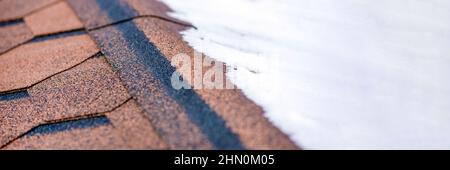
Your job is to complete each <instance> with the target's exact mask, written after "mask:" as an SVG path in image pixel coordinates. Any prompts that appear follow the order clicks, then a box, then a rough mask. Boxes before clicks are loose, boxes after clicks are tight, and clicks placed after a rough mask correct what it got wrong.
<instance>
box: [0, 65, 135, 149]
mask: <svg viewBox="0 0 450 170" xmlns="http://www.w3.org/2000/svg"><path fill="white" fill-rule="evenodd" d="M27 93H28V96H27V97H24V98H20V99H15V100H5V101H0V146H4V145H5V144H7V143H8V142H10V141H12V140H14V139H15V138H17V137H18V136H20V135H21V134H24V133H25V132H27V131H28V130H30V129H32V128H33V127H36V126H38V125H41V124H45V123H49V122H58V121H60V120H67V119H73V118H79V117H85V116H89V115H92V114H95V113H103V112H107V111H111V110H112V109H114V108H116V107H118V106H120V105H121V104H123V103H124V102H125V101H127V100H128V99H129V98H130V96H129V94H128V93H127V91H126V89H125V88H124V87H123V85H122V83H121V82H120V80H119V78H118V76H117V75H116V74H115V73H114V72H113V71H112V69H111V67H110V65H109V64H108V63H107V62H106V60H105V58H104V57H93V58H91V59H88V60H86V61H85V62H83V63H82V64H80V65H77V66H76V67H74V68H72V69H70V70H67V71H65V72H62V73H60V74H57V75H54V76H52V77H50V78H48V79H46V80H44V81H42V82H40V83H38V84H36V85H34V86H32V87H31V88H29V89H28V90H27Z"/></svg>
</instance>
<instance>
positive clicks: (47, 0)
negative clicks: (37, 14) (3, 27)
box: [0, 0, 58, 22]
mask: <svg viewBox="0 0 450 170" xmlns="http://www.w3.org/2000/svg"><path fill="white" fill-rule="evenodd" d="M57 1H58V0H2V1H0V22H4V21H10V20H16V19H20V18H22V17H24V16H25V15H27V14H29V13H31V12H33V11H35V10H38V9H40V8H43V7H45V6H46V5H49V4H51V3H54V2H57Z"/></svg>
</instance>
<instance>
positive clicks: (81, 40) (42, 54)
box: [0, 35, 98, 92]
mask: <svg viewBox="0 0 450 170" xmlns="http://www.w3.org/2000/svg"><path fill="white" fill-rule="evenodd" d="M97 52H98V48H97V46H96V44H95V43H94V42H93V41H92V40H91V39H90V37H89V36H88V35H76V36H69V37H65V38H58V39H52V40H46V41H42V42H34V43H28V44H24V45H22V46H19V47H17V48H15V49H13V50H11V51H8V52H7V53H5V54H2V55H0V61H1V62H0V77H1V78H0V92H5V91H11V90H16V89H21V88H26V87H29V86H31V85H33V84H34V83H37V82H39V81H41V80H43V79H45V78H47V77H49V76H51V75H53V74H55V73H57V72H60V71H63V70H65V69H67V68H70V67H72V66H74V65H76V64H78V63H80V62H82V61H83V60H86V59H87V58H89V57H91V56H93V55H94V54H95V53H97Z"/></svg>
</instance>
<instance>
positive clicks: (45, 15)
mask: <svg viewBox="0 0 450 170" xmlns="http://www.w3.org/2000/svg"><path fill="white" fill-rule="evenodd" d="M24 20H25V23H26V24H27V25H28V26H29V27H30V29H31V31H32V32H33V34H34V35H35V36H38V35H46V34H51V33H57V32H63V31H69V30H75V29H80V28H82V27H83V24H82V23H81V21H80V20H79V19H78V18H77V16H76V14H75V13H74V12H73V11H72V9H71V8H70V7H69V5H68V4H67V3H66V2H65V1H61V2H58V3H56V4H53V5H51V6H48V7H46V8H44V9H41V10H39V11H36V12H34V13H32V14H30V15H28V16H26V17H25V18H24Z"/></svg>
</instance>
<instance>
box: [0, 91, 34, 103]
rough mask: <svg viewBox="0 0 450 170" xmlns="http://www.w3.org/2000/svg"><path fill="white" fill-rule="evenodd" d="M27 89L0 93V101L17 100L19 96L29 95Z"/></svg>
mask: <svg viewBox="0 0 450 170" xmlns="http://www.w3.org/2000/svg"><path fill="white" fill-rule="evenodd" d="M29 96H30V95H29V94H28V91H27V90H24V89H21V90H17V91H12V92H9V93H3V94H2V93H0V101H10V100H18V99H21V98H26V97H29Z"/></svg>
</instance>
